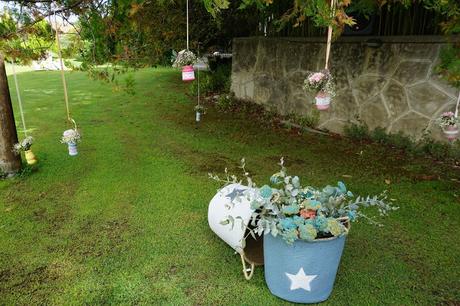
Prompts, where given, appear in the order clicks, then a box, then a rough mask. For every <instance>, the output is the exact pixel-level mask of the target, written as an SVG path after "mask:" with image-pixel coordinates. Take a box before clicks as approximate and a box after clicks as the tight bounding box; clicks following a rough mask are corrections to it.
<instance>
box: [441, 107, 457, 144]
mask: <svg viewBox="0 0 460 306" xmlns="http://www.w3.org/2000/svg"><path fill="white" fill-rule="evenodd" d="M437 123H438V124H439V127H440V128H441V129H442V131H443V133H444V136H445V137H446V138H447V140H449V141H454V140H455V139H456V138H457V136H458V124H459V123H460V119H459V118H458V117H457V116H455V114H454V113H453V112H445V113H442V115H441V117H439V118H438V119H437Z"/></svg>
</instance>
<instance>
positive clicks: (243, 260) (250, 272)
mask: <svg viewBox="0 0 460 306" xmlns="http://www.w3.org/2000/svg"><path fill="white" fill-rule="evenodd" d="M240 256H241V263H242V264H243V275H244V278H245V279H246V280H250V279H251V278H252V276H253V274H254V269H255V265H254V263H251V262H248V261H246V258H244V253H243V252H242V253H240ZM246 262H247V263H248V264H250V265H251V267H250V268H248V267H247V266H246ZM248 272H249V273H248Z"/></svg>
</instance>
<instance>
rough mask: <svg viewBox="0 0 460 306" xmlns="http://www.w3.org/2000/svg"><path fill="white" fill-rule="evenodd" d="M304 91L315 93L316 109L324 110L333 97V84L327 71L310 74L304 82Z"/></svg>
mask: <svg viewBox="0 0 460 306" xmlns="http://www.w3.org/2000/svg"><path fill="white" fill-rule="evenodd" d="M304 89H305V90H309V91H314V92H316V96H315V100H316V108H317V109H319V110H326V109H328V108H329V104H330V103H331V99H332V98H333V97H334V96H335V84H334V81H333V77H332V74H331V73H330V71H329V70H327V69H323V70H321V71H318V72H311V73H309V74H308V76H307V78H306V79H305V81H304Z"/></svg>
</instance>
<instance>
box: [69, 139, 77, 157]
mask: <svg viewBox="0 0 460 306" xmlns="http://www.w3.org/2000/svg"><path fill="white" fill-rule="evenodd" d="M67 147H68V149H69V155H70V156H76V155H78V149H77V144H76V143H74V142H68V143H67Z"/></svg>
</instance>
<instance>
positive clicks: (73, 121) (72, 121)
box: [69, 117, 77, 131]
mask: <svg viewBox="0 0 460 306" xmlns="http://www.w3.org/2000/svg"><path fill="white" fill-rule="evenodd" d="M69 121H70V122H71V123H72V124H73V126H74V129H75V131H76V130H77V123H76V122H75V120H73V119H72V118H70V117H69Z"/></svg>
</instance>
